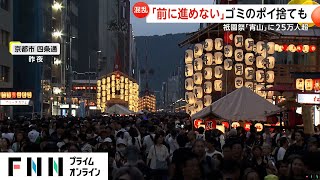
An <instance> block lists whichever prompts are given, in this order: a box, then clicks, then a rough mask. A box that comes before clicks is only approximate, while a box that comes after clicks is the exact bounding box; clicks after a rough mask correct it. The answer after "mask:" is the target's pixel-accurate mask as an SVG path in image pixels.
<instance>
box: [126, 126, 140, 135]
mask: <svg viewBox="0 0 320 180" xmlns="http://www.w3.org/2000/svg"><path fill="white" fill-rule="evenodd" d="M128 132H129V135H130V136H131V137H138V135H139V133H138V130H137V129H136V128H133V127H131V128H130V129H129V131H128Z"/></svg>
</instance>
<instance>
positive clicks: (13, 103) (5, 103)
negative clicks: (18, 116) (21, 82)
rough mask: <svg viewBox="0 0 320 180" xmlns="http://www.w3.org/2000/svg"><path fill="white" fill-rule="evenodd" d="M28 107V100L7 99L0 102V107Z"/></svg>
mask: <svg viewBox="0 0 320 180" xmlns="http://www.w3.org/2000/svg"><path fill="white" fill-rule="evenodd" d="M28 105H30V100H29V99H19V100H16V99H8V100H0V106H28Z"/></svg>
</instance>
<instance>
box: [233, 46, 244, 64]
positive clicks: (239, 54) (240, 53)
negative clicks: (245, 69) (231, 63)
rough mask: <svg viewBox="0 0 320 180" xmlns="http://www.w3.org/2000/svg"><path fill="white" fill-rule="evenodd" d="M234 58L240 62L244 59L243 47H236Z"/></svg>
mask: <svg viewBox="0 0 320 180" xmlns="http://www.w3.org/2000/svg"><path fill="white" fill-rule="evenodd" d="M234 59H235V60H236V61H238V62H240V61H243V50H242V49H236V50H235V51H234Z"/></svg>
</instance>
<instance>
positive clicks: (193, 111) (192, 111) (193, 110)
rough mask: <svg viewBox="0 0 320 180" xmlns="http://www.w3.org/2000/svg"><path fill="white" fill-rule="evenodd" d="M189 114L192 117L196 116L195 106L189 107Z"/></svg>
mask: <svg viewBox="0 0 320 180" xmlns="http://www.w3.org/2000/svg"><path fill="white" fill-rule="evenodd" d="M188 114H190V115H193V114H195V109H194V107H193V106H190V107H189V109H188Z"/></svg>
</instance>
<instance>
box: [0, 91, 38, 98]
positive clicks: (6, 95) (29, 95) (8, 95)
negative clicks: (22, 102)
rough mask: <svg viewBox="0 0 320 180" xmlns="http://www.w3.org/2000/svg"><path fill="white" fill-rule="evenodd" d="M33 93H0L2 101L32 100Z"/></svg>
mask: <svg viewBox="0 0 320 180" xmlns="http://www.w3.org/2000/svg"><path fill="white" fill-rule="evenodd" d="M31 98H32V92H0V99H31Z"/></svg>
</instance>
